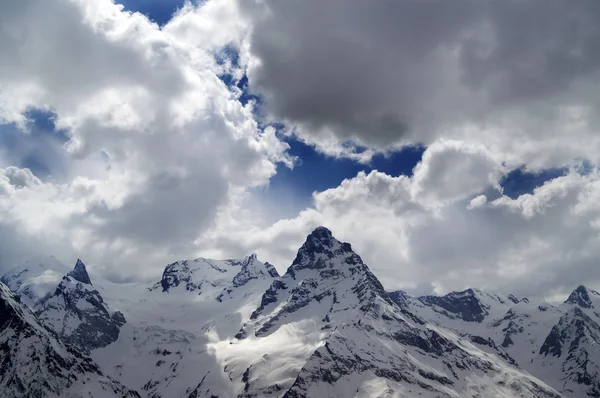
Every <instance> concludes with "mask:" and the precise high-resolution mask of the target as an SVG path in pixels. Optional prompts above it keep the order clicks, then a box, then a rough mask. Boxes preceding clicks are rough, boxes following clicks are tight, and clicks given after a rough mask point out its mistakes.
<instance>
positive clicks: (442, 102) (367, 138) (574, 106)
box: [239, 0, 600, 167]
mask: <svg viewBox="0 0 600 398" xmlns="http://www.w3.org/2000/svg"><path fill="white" fill-rule="evenodd" d="M239 3H240V5H241V7H243V9H244V11H245V15H247V17H248V18H250V19H251V21H252V23H251V24H252V34H251V36H250V47H249V51H250V54H251V57H250V58H251V59H250V61H249V69H248V75H249V80H250V86H251V88H252V89H253V90H255V91H256V92H259V93H261V94H262V95H263V96H264V99H265V102H266V108H267V109H268V111H269V115H270V117H272V118H275V119H280V120H284V121H286V122H287V124H288V126H289V128H290V129H291V130H293V131H294V132H295V133H296V134H297V135H298V136H299V137H300V138H301V139H303V140H305V141H307V142H309V143H312V144H314V145H316V146H317V148H318V149H320V150H321V151H323V152H325V153H328V154H330V155H334V156H350V157H354V158H358V153H357V152H356V148H355V146H352V145H347V144H348V141H353V142H354V143H355V144H356V145H359V146H366V147H367V148H369V149H370V150H373V151H375V152H376V151H384V152H385V151H389V150H390V147H397V146H399V145H403V144H406V143H424V144H425V145H429V144H431V143H433V142H435V141H436V140H437V139H438V138H440V137H445V138H448V139H457V140H463V139H466V140H469V141H474V142H478V143H480V144H483V145H486V146H488V147H489V148H491V149H492V150H494V151H498V152H501V153H503V154H505V155H506V156H507V157H510V158H511V160H512V161H513V162H514V163H531V164H532V167H551V166H557V165H558V166H560V165H562V163H563V162H567V161H568V160H570V159H571V158H573V157H583V158H593V159H595V160H598V155H597V153H598V149H599V148H600V147H599V142H598V138H597V134H596V133H595V132H594V131H595V130H597V127H598V126H599V124H598V120H597V117H596V116H595V115H596V114H597V113H598V108H599V105H600V100H599V98H598V95H597V92H596V90H594V89H593V87H596V86H597V85H598V83H599V82H600V80H599V73H600V57H599V56H598V54H599V53H600V52H599V51H598V50H599V49H600V30H599V29H598V21H599V20H600V4H599V3H598V2H597V1H594V0H583V1H578V2H576V4H574V3H573V2H572V1H569V0H550V1H545V0H526V1H477V0H473V1H470V0H466V1H460V2H432V1H375V2H364V1H361V0H351V1H347V0H343V1H342V0H336V1H328V2H327V3H326V4H325V3H323V2H322V1H316V0H307V1H302V2H279V1H271V0H266V1H261V2H258V1H240V2H239ZM583 142H585V143H586V144H585V145H582V144H581V143H583ZM592 148H593V149H592ZM372 153H373V152H372V151H371V152H369V151H367V152H366V154H365V156H367V157H368V156H370V155H371V154H372ZM363 160H364V159H363Z"/></svg>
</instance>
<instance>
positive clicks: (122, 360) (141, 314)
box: [7, 227, 598, 398]
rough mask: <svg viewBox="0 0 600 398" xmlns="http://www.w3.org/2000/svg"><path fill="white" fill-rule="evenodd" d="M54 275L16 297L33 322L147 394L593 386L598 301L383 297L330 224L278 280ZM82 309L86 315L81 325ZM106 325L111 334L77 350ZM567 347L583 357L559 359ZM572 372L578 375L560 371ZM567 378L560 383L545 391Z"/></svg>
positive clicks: (236, 262) (481, 393) (542, 393)
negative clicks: (49, 287)
mask: <svg viewBox="0 0 600 398" xmlns="http://www.w3.org/2000/svg"><path fill="white" fill-rule="evenodd" d="M30 268H31V267H30ZM42 268H43V267H42ZM48 268H49V267H45V268H44V271H43V272H46V271H47V269H48ZM40 269H41V268H40ZM61 270H63V271H64V269H63V268H61ZM35 271H36V272H33V273H32V272H31V271H28V272H25V273H23V274H19V272H16V273H15V272H12V271H11V272H12V273H11V274H10V275H8V276H7V278H8V277H10V281H11V282H12V283H13V285H14V286H15V287H16V290H17V291H19V289H20V287H21V286H29V287H31V288H32V289H34V290H35V283H36V282H38V281H39V279H36V277H37V275H38V274H40V272H42V271H39V270H37V269H35ZM62 275H63V276H62V279H60V281H58V283H57V285H58V287H56V288H55V290H54V291H53V293H51V294H50V295H48V294H47V295H45V296H44V297H42V298H40V299H38V301H33V299H31V297H29V296H26V295H25V296H24V297H25V298H29V299H31V300H28V301H29V304H31V306H32V308H36V313H37V314H38V316H39V318H40V322H46V324H47V325H46V326H45V327H50V328H52V329H55V330H56V331H58V335H59V336H60V339H61V340H62V341H64V342H69V343H70V344H72V345H73V349H75V350H76V351H77V352H83V353H89V354H90V355H91V357H92V359H93V360H94V362H95V363H97V364H98V365H99V367H100V368H101V369H103V371H104V372H106V373H107V374H109V375H110V377H112V378H113V379H114V380H117V381H118V382H120V383H121V384H126V385H127V386H128V387H129V388H130V389H132V390H137V391H138V392H140V393H141V394H142V396H143V397H147V398H166V397H185V398H188V397H196V398H198V397H213V396H219V397H221V398H222V397H258V396H260V397H280V396H284V397H313V396H336V397H337V396H356V397H384V396H390V394H400V395H401V396H402V395H404V396H415V395H420V396H422V397H487V396H506V397H517V396H518V397H534V396H535V397H560V396H565V397H576V396H579V394H580V393H586V394H587V393H590V394H594V393H595V389H597V380H598V372H597V364H596V361H595V359H594V358H595V357H594V355H596V352H595V351H594V350H593V345H592V342H593V341H594V339H595V338H596V335H597V333H596V328H595V327H594V325H593V324H592V323H591V322H596V321H595V318H594V317H596V316H597V315H596V314H595V312H594V311H595V308H597V307H598V304H597V301H596V295H595V294H593V293H590V292H591V290H590V289H587V288H585V292H583V290H580V291H579V293H578V294H577V295H575V296H573V298H572V299H571V300H569V299H567V300H566V301H565V303H563V304H561V305H559V306H552V305H549V304H544V303H535V302H534V301H530V300H528V299H526V298H517V297H516V296H514V295H507V296H504V295H499V294H495V293H489V292H485V291H481V290H478V289H467V290H464V291H462V292H452V293H449V294H448V295H445V296H441V297H438V296H433V295H428V296H421V297H413V296H411V295H409V294H407V293H405V292H402V291H397V292H386V291H385V289H384V287H383V285H382V284H381V283H380V281H379V280H378V279H377V277H376V276H375V275H374V274H373V273H372V272H371V271H370V269H369V267H368V266H367V265H366V264H365V263H364V262H363V260H362V259H361V257H360V256H359V255H358V254H357V253H355V252H354V251H353V250H352V246H351V245H350V244H349V243H346V242H340V241H338V240H337V239H335V237H334V236H333V234H332V233H331V231H330V230H329V229H327V228H325V227H319V228H316V229H315V230H314V231H312V232H311V233H310V234H309V235H308V236H307V237H306V240H305V242H304V244H303V245H302V246H301V247H300V248H299V250H298V253H297V255H296V258H295V259H294V261H293V262H292V264H291V265H290V266H289V267H288V268H287V270H286V272H285V273H284V274H283V275H279V274H278V273H277V271H276V270H275V268H274V267H273V266H272V265H271V264H269V263H267V262H264V263H263V262H261V261H259V260H258V258H257V256H256V255H255V254H251V255H249V256H246V257H244V258H242V259H228V260H214V259H206V258H196V259H193V260H180V261H176V262H174V263H171V264H168V265H167V266H166V267H165V269H164V271H163V274H162V277H161V278H160V280H158V281H157V282H155V283H152V284H149V285H147V284H136V283H132V284H114V283H111V282H109V281H106V280H104V279H103V278H101V277H97V276H94V275H92V276H93V278H91V277H90V275H89V274H88V272H87V268H86V267H85V264H84V263H83V261H81V260H78V261H77V263H76V265H75V267H74V268H73V269H71V270H67V271H66V272H63V274H62ZM576 290H577V289H576ZM21 292H22V293H23V289H21ZM584 293H585V294H584ZM586 294H587V295H586ZM69 297H75V298H76V300H71V301H69V300H70V299H67V298H69ZM90 298H93V300H88V299H90ZM588 299H589V300H588ZM588 301H589V302H588ZM67 302H70V303H72V304H73V305H71V306H67V305H58V304H57V303H67ZM91 302H95V304H93V305H91V304H90V303H91ZM48 303H53V305H49V304H48ZM29 304H28V305H29ZM96 304H98V305H99V307H98V306H97V305H96ZM573 308H578V309H581V313H578V312H577V311H576V310H572V309H573ZM82 309H85V310H91V311H92V312H91V318H86V317H85V316H82V317H80V315H82V314H84V313H85V311H83V312H82ZM113 309H118V310H119V311H114V312H113ZM569 310H572V311H571V312H569ZM38 311H39V312H38ZM120 311H122V312H120ZM567 312H569V314H571V315H569V316H568V317H565V321H564V322H563V324H562V325H561V326H560V328H558V330H557V332H556V333H555V334H557V335H558V336H559V338H557V339H555V346H556V344H559V345H560V351H561V355H560V356H554V355H544V354H540V347H541V346H542V344H543V343H544V341H545V340H546V339H548V336H549V334H550V333H551V331H552V330H553V327H554V326H556V325H557V324H558V323H559V319H560V318H561V317H563V316H564V314H565V313H567ZM116 313H120V314H121V315H122V319H121V318H120V317H119V316H117V318H118V319H117V320H115V319H113V317H112V315H111V314H113V315H114V314H116ZM107 314H108V316H107ZM34 316H35V315H34ZM540 317H541V318H540ZM56 319H58V320H60V322H55V320H56ZM72 319H77V322H75V323H72V321H71V320H72ZM86 319H93V320H94V321H86ZM65 320H68V322H66V324H69V325H71V326H72V325H75V326H76V327H75V329H77V327H78V326H77V325H81V324H86V325H88V326H89V328H87V329H86V328H84V329H85V332H84V333H82V335H81V337H82V339H76V340H79V341H75V342H73V341H69V336H70V334H69V333H64V330H63V329H64V328H63V327H62V326H63V325H64V324H65ZM589 320H591V322H590V321H589ZM96 321H97V322H96ZM115 321H117V323H118V324H117V325H116V330H117V332H118V333H117V334H109V335H110V336H113V337H111V338H110V339H106V340H102V341H103V342H102V344H94V343H93V342H92V343H90V342H89V341H92V340H89V341H86V338H85V337H86V336H87V337H90V336H95V333H98V332H100V333H102V330H104V328H105V327H107V325H111V323H114V322H115ZM581 322H583V323H584V325H585V327H584V328H583V329H581V328H579V329H578V325H580V324H581ZM534 324H537V325H538V326H536V327H535V328H533V326H532V325H534ZM71 329H73V328H71ZM578 330H584V332H582V333H580V335H577V333H578V332H577V331H578ZM574 331H575V332H574ZM531 333H533V335H530V334H531ZM563 335H564V337H562V336H563ZM96 340H98V339H96ZM552 342H553V340H552V339H550V341H549V343H548V345H549V347H550V343H552ZM573 342H575V344H576V345H577V346H578V347H579V348H578V349H575V350H568V347H569V346H570V345H572V344H573ZM532 350H533V351H535V352H537V354H536V356H535V357H534V358H533V359H534V360H533V362H532V363H533V365H531V366H530V365H529V364H524V360H529V359H531V358H530V357H529V354H527V352H529V351H532ZM555 351H556V349H555ZM567 351H570V355H571V357H570V358H567V354H566V352H567ZM548 352H550V350H549V351H548ZM526 354H527V355H526ZM583 358H587V359H588V361H587V362H583ZM573 366H578V367H579V370H580V371H575V372H569V371H568V367H573ZM542 370H543V371H544V372H542ZM562 376H565V377H566V379H565V380H566V381H565V382H564V383H559V384H557V383H553V382H552V380H554V379H558V378H560V377H562ZM577 380H579V381H581V383H575V381H577ZM586 383H587V384H586ZM592 396H593V395H592Z"/></svg>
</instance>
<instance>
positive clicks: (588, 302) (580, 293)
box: [565, 285, 600, 308]
mask: <svg viewBox="0 0 600 398" xmlns="http://www.w3.org/2000/svg"><path fill="white" fill-rule="evenodd" d="M591 296H597V297H599V298H600V293H598V292H596V291H594V290H591V289H588V288H586V287H585V286H583V285H581V286H578V287H577V289H575V290H573V292H572V293H571V294H570V295H569V297H568V298H567V300H566V301H565V304H575V305H578V306H580V307H582V308H593V307H594V303H593V302H592V299H591Z"/></svg>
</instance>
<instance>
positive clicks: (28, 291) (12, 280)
mask: <svg viewBox="0 0 600 398" xmlns="http://www.w3.org/2000/svg"><path fill="white" fill-rule="evenodd" d="M69 271H70V270H69V267H67V266H66V265H65V264H63V263H61V262H60V261H59V260H58V259H56V258H55V257H54V256H48V257H39V258H35V259H31V260H29V261H27V262H25V263H24V264H21V265H19V266H17V267H15V268H14V269H12V270H11V271H9V272H8V273H7V274H5V275H4V276H2V278H0V282H2V283H4V284H5V285H6V286H8V287H9V289H10V290H12V291H13V292H16V293H17V294H18V295H19V297H20V298H21V300H22V301H23V302H24V303H25V304H27V305H28V306H29V307H33V306H34V304H35V303H37V302H38V301H39V300H40V299H42V298H44V297H45V296H46V295H48V294H52V293H53V292H54V290H56V286H57V285H58V284H59V283H60V281H61V279H62V277H63V276H64V275H65V274H66V273H67V272H69Z"/></svg>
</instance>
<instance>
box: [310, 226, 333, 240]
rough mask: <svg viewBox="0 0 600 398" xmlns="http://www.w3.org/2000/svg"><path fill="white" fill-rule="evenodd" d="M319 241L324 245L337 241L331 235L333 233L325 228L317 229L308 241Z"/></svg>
mask: <svg viewBox="0 0 600 398" xmlns="http://www.w3.org/2000/svg"><path fill="white" fill-rule="evenodd" d="M309 239H310V240H318V241H320V242H321V243H323V244H327V245H329V244H330V242H331V240H333V239H335V238H334V237H333V235H332V234H331V231H330V230H329V229H327V228H325V227H323V226H321V227H317V228H315V229H314V230H313V231H312V232H311V233H310V235H308V237H307V240H309Z"/></svg>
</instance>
